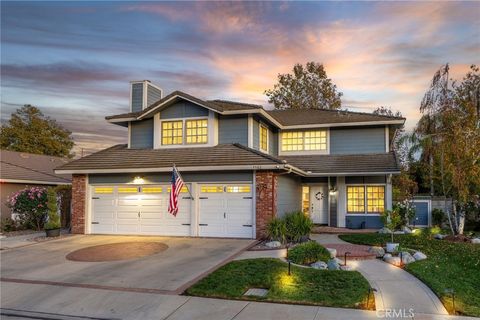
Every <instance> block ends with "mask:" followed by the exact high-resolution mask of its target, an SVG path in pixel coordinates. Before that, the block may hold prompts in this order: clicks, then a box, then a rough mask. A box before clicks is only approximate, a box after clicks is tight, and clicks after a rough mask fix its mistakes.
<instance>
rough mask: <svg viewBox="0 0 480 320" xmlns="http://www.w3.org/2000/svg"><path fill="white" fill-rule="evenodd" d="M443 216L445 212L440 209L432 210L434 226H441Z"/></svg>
mask: <svg viewBox="0 0 480 320" xmlns="http://www.w3.org/2000/svg"><path fill="white" fill-rule="evenodd" d="M444 217H445V212H443V210H442V209H439V208H435V209H433V210H432V221H433V224H434V225H436V226H441V225H442V223H443V218H444Z"/></svg>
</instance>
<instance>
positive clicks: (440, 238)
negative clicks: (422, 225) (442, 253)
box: [433, 233, 445, 240]
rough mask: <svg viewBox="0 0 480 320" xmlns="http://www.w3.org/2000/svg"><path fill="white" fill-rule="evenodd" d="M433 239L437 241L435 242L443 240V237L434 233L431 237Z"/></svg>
mask: <svg viewBox="0 0 480 320" xmlns="http://www.w3.org/2000/svg"><path fill="white" fill-rule="evenodd" d="M433 238H434V239H437V240H443V239H444V238H445V235H443V234H440V233H436V234H434V235H433Z"/></svg>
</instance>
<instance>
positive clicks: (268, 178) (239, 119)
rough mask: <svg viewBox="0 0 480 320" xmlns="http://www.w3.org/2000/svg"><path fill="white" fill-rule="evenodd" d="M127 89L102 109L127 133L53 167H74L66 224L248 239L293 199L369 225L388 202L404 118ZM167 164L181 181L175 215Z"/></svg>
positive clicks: (323, 218)
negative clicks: (116, 104) (116, 107)
mask: <svg viewBox="0 0 480 320" xmlns="http://www.w3.org/2000/svg"><path fill="white" fill-rule="evenodd" d="M130 96H131V98H130V112H128V113H125V114H120V115H114V116H109V117H106V119H107V121H108V122H110V123H112V124H115V125H119V126H123V127H127V128H128V143H127V144H123V145H116V146H113V147H111V148H108V149H105V150H102V151H100V152H97V153H95V154H92V155H90V156H87V157H84V158H81V159H78V160H76V161H72V162H70V163H68V164H66V165H64V166H62V167H60V168H58V169H57V170H56V172H57V173H61V174H72V175H73V182H72V187H73V213H72V215H73V216H72V231H73V232H74V233H87V234H140V235H174V236H192V237H238V238H258V237H261V236H262V235H263V234H264V231H265V226H266V223H267V222H268V221H269V219H271V218H272V217H275V216H282V215H284V214H285V213H288V212H292V211H300V210H303V211H304V212H305V213H306V214H309V215H310V216H311V218H312V219H313V221H314V222H315V223H318V224H324V225H329V226H335V227H347V228H376V227H380V226H381V222H380V214H381V212H382V211H383V210H385V209H389V208H391V206H392V184H391V178H392V175H393V174H397V173H398V172H399V168H398V164H397V161H396V158H395V154H394V152H393V151H392V148H391V142H392V139H393V137H394V135H395V131H396V129H397V128H398V127H399V126H401V125H402V124H403V123H404V121H405V119H404V118H397V117H388V116H381V115H374V114H369V113H358V112H346V111H331V110H274V111H272V110H266V109H264V108H263V107H262V106H260V105H253V104H248V103H239V102H231V101H223V100H202V99H199V98H196V97H193V96H191V95H188V94H186V93H183V92H179V91H175V92H172V93H171V94H169V95H167V96H165V97H162V90H161V89H160V88H158V87H156V86H154V85H153V84H152V83H150V82H149V81H136V82H132V83H131V95H130ZM174 164H175V165H176V166H177V168H178V170H179V171H180V173H181V174H182V176H183V179H184V181H185V183H186V186H187V187H188V190H187V188H184V190H182V193H181V197H180V203H179V206H180V211H179V213H178V215H177V216H176V217H175V216H173V215H171V214H169V213H168V212H167V207H168V197H169V187H170V186H169V184H170V180H171V174H172V166H173V165H174ZM189 191H191V194H190V192H189Z"/></svg>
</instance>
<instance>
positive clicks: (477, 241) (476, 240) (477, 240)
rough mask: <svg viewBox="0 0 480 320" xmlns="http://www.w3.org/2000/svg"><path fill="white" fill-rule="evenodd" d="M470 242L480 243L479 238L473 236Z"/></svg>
mask: <svg viewBox="0 0 480 320" xmlns="http://www.w3.org/2000/svg"><path fill="white" fill-rule="evenodd" d="M472 243H475V244H480V238H473V239H472Z"/></svg>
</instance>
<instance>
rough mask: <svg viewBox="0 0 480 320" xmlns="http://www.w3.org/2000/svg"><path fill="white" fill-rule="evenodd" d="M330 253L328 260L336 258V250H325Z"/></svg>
mask: <svg viewBox="0 0 480 320" xmlns="http://www.w3.org/2000/svg"><path fill="white" fill-rule="evenodd" d="M326 249H327V250H328V252H330V258H332V259H333V258H335V257H336V256H337V249H332V248H326Z"/></svg>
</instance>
